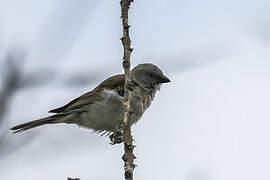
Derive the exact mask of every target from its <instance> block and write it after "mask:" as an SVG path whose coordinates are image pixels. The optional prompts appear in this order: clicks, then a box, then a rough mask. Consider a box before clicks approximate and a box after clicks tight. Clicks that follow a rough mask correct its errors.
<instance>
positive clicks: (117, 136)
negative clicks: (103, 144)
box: [110, 131, 124, 145]
mask: <svg viewBox="0 0 270 180" xmlns="http://www.w3.org/2000/svg"><path fill="white" fill-rule="evenodd" d="M123 140H124V138H123V133H122V132H121V131H116V132H114V133H113V134H111V135H110V141H111V142H110V144H111V145H114V144H120V143H122V142H123Z"/></svg>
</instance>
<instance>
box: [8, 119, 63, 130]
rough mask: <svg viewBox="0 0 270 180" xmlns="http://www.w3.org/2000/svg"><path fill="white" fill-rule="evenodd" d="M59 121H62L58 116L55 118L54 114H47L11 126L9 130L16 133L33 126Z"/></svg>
mask: <svg viewBox="0 0 270 180" xmlns="http://www.w3.org/2000/svg"><path fill="white" fill-rule="evenodd" d="M61 122H62V121H59V120H58V118H56V117H55V116H49V117H46V118H42V119H38V120H34V121H30V122H26V123H23V124H19V125H17V126H14V127H12V128H11V130H13V133H18V132H22V131H25V130H28V129H32V128H35V127H39V126H43V125H45V124H57V123H61Z"/></svg>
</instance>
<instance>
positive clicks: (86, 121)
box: [77, 90, 150, 132]
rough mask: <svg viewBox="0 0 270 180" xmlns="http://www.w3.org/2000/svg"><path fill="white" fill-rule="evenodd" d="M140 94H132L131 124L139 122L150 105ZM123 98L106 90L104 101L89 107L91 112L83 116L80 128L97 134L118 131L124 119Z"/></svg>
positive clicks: (103, 95)
mask: <svg viewBox="0 0 270 180" xmlns="http://www.w3.org/2000/svg"><path fill="white" fill-rule="evenodd" d="M143 97H144V96H141V95H138V94H131V103H130V105H131V106H130V108H131V114H130V120H131V123H132V124H133V123H135V122H137V121H138V120H139V119H140V118H141V116H142V115H143V113H144V111H145V110H146V108H148V106H149V105H150V104H147V105H146V104H145V102H147V103H148V101H149V100H148V98H146V99H145V98H143ZM123 98H124V97H123V96H120V95H119V94H118V93H117V92H116V91H113V90H104V91H103V93H102V98H101V99H102V100H100V101H97V102H96V103H94V104H91V105H89V110H88V111H87V112H83V113H82V114H81V118H80V119H81V120H80V122H79V123H77V124H78V125H79V126H82V127H85V128H90V129H93V130H95V131H97V132H102V131H110V132H113V131H116V130H117V129H118V128H119V125H120V123H121V122H122V121H123V117H124V106H123V103H122V101H123Z"/></svg>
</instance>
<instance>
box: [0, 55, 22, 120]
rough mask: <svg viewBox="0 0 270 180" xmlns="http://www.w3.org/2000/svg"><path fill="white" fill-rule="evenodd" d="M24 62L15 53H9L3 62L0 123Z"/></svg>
mask: <svg viewBox="0 0 270 180" xmlns="http://www.w3.org/2000/svg"><path fill="white" fill-rule="evenodd" d="M23 61H24V57H23V56H21V55H20V56H18V54H16V52H13V51H11V52H9V53H8V54H7V56H6V58H5V60H4V65H3V70H2V73H3V75H2V77H3V79H2V82H3V86H2V89H1V91H0V103H1V105H0V122H1V121H2V120H3V117H4V114H5V112H6V110H7V106H8V103H9V99H10V98H11V96H12V95H13V94H14V92H15V91H16V89H17V87H18V82H19V79H20V76H21V72H22V71H21V69H20V67H22V63H23Z"/></svg>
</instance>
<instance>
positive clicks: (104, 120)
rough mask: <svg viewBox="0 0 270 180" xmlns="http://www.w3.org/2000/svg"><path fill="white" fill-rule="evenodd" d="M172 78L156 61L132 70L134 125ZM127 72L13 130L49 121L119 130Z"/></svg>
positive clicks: (99, 131) (19, 130) (105, 131)
mask: <svg viewBox="0 0 270 180" xmlns="http://www.w3.org/2000/svg"><path fill="white" fill-rule="evenodd" d="M168 82H170V80H169V78H167V77H166V76H165V75H163V72H162V71H161V70H160V69H159V68H158V67H157V66H156V65H154V64H151V63H144V64H139V65H137V66H135V67H134V68H133V69H132V70H131V87H130V90H131V93H130V115H129V119H130V122H131V125H132V124H134V123H136V122H137V121H138V120H139V119H140V118H141V117H142V115H143V113H144V112H145V110H146V109H147V108H148V107H149V106H150V104H151V102H152V101H153V99H154V97H155V94H156V92H157V91H158V90H160V85H161V84H162V83H168ZM124 84H125V75H124V74H118V75H115V76H112V77H109V78H107V79H106V80H104V81H103V82H102V83H100V84H99V85H98V86H97V87H96V88H94V89H93V90H92V91H90V92H87V93H85V94H83V95H81V96H79V97H78V98H76V99H74V100H72V101H70V102H69V103H67V104H66V105H64V106H62V107H59V108H56V109H53V110H50V111H49V113H55V114H54V115H51V116H48V117H45V118H42V119H38V120H34V121H30V122H26V123H23V124H19V125H17V126H15V127H12V128H11V130H12V131H13V133H18V132H22V131H25V130H28V129H32V128H36V127H39V126H43V125H47V124H58V123H65V124H76V125H78V126H79V127H83V128H87V129H92V130H94V131H95V132H97V133H102V132H103V133H108V134H112V133H117V132H118V130H119V126H120V125H121V123H122V122H123V118H124V111H125V108H124V105H123V99H124Z"/></svg>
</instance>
